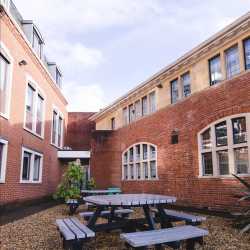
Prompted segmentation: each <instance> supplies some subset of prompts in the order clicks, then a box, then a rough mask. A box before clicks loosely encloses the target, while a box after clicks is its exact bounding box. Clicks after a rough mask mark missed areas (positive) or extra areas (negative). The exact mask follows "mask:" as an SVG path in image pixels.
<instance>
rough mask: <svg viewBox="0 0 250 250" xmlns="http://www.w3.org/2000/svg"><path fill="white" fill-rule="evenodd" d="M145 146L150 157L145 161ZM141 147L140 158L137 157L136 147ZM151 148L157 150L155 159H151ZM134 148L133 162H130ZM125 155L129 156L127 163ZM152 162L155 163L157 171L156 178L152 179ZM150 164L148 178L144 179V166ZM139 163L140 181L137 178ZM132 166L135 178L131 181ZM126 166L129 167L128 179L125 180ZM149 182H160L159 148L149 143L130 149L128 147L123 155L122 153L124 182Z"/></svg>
mask: <svg viewBox="0 0 250 250" xmlns="http://www.w3.org/2000/svg"><path fill="white" fill-rule="evenodd" d="M143 145H147V148H148V150H147V152H148V157H147V159H143V157H142V154H143ZM137 146H139V147H140V157H139V158H137V157H136V152H137V151H136V147H137ZM151 147H154V148H155V153H154V154H155V157H154V158H151ZM131 148H133V161H130V149H131ZM125 154H127V161H125V157H124V156H125ZM151 161H155V169H156V177H155V178H151V168H150V166H151V164H150V162H151ZM145 162H147V163H148V178H144V165H143V163H145ZM137 163H140V179H138V178H137V176H138V175H137ZM131 165H133V176H134V178H133V179H131ZM124 166H127V179H124V178H125V176H124ZM145 180H146V181H147V180H158V169H157V147H156V145H154V144H152V143H149V142H138V143H135V144H133V145H131V146H130V147H128V148H127V149H126V150H125V151H124V152H123V153H122V181H145Z"/></svg>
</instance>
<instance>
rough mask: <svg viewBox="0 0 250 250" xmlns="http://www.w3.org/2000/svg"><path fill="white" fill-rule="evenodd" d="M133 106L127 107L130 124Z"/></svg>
mask: <svg viewBox="0 0 250 250" xmlns="http://www.w3.org/2000/svg"><path fill="white" fill-rule="evenodd" d="M133 111H134V110H133V104H132V105H130V106H129V122H132V121H133V115H134V113H133Z"/></svg>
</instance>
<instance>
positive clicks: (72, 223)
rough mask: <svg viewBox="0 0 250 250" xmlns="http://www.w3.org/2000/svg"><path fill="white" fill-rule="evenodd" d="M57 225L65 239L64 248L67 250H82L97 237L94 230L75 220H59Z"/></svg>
mask: <svg viewBox="0 0 250 250" xmlns="http://www.w3.org/2000/svg"><path fill="white" fill-rule="evenodd" d="M56 223H57V228H58V229H59V230H60V236H61V237H63V248H65V249H67V250H71V249H72V250H80V249H82V246H83V244H84V243H86V242H90V237H94V236H95V233H94V232H93V231H92V230H90V229H89V228H88V227H86V226H84V225H83V224H82V223H81V222H80V221H79V220H77V219H75V218H73V219H58V220H56Z"/></svg>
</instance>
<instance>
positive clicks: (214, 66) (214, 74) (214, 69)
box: [209, 56, 222, 85]
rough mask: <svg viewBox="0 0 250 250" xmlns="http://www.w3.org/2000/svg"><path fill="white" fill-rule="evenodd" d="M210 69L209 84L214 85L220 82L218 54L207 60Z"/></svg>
mask: <svg viewBox="0 0 250 250" xmlns="http://www.w3.org/2000/svg"><path fill="white" fill-rule="evenodd" d="M209 69H210V85H214V84H216V83H218V82H221V80H222V78H221V61H220V56H217V57H215V58H214V59H212V60H210V61H209Z"/></svg>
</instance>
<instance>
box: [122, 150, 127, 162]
mask: <svg viewBox="0 0 250 250" xmlns="http://www.w3.org/2000/svg"><path fill="white" fill-rule="evenodd" d="M123 157H124V163H127V162H128V152H126V153H124V155H123Z"/></svg>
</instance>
